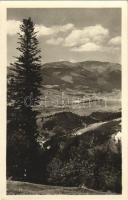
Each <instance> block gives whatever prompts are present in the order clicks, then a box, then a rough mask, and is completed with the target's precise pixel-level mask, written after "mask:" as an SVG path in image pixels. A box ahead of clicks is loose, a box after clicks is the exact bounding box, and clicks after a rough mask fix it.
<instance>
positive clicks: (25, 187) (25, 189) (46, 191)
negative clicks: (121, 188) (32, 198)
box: [7, 181, 111, 195]
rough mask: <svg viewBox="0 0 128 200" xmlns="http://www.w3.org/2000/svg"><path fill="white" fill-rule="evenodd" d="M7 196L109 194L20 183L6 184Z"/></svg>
mask: <svg viewBox="0 0 128 200" xmlns="http://www.w3.org/2000/svg"><path fill="white" fill-rule="evenodd" d="M7 194H8V195H53V194H54V195H98V194H100V195H101V194H103V195H105V194H106V195H108V194H111V193H104V192H98V191H95V190H91V189H87V188H79V187H61V186H51V185H41V184H33V183H27V182H20V181H8V182H7Z"/></svg>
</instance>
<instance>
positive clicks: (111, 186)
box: [6, 6, 124, 198]
mask: <svg viewBox="0 0 128 200" xmlns="http://www.w3.org/2000/svg"><path fill="white" fill-rule="evenodd" d="M6 20H7V21H6V25H7V66H6V68H7V73H6V77H7V78H6V80H7V82H6V86H7V92H6V93H7V105H6V113H7V114H6V119H7V121H6V194H7V195H9V196H10V195H20V196H22V195H82V196H83V195H101V196H102V195H109V196H111V195H122V191H123V182H122V177H123V170H122V163H123V160H122V158H123V155H122V148H123V147H122V146H123V144H122V134H123V131H122V115H123V113H122V71H123V66H122V49H123V45H122V8H121V7H119V6H118V7H114V6H112V7H110V6H109V7H101V6H99V7H76V6H75V7H73V6H72V7H64V6H63V7H52V6H51V7H43V6H42V7H40V8H39V7H36V6H35V7H10V8H7V10H6ZM123 85H124V84H123ZM42 198H43V197H42ZM85 198H86V197H85Z"/></svg>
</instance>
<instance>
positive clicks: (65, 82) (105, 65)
mask: <svg viewBox="0 0 128 200" xmlns="http://www.w3.org/2000/svg"><path fill="white" fill-rule="evenodd" d="M42 75H43V85H44V86H45V87H46V88H47V89H50V88H52V89H53V88H54V89H58V90H59V89H60V88H61V89H63V90H67V89H68V88H69V89H75V90H79V89H80V90H81V91H82V90H83V91H87V92H89V91H90V90H91V91H93V92H105V91H106V92H112V90H113V89H120V88H121V66H120V64H115V63H109V62H99V61H85V62H79V63H71V62H68V61H63V62H54V63H46V64H44V65H43V69H42ZM113 77H114V78H113Z"/></svg>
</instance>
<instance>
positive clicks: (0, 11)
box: [0, 1, 128, 200]
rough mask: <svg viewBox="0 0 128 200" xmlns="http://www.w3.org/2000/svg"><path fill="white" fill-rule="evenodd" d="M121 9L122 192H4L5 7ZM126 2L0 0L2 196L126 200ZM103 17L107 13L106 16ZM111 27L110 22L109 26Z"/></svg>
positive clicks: (127, 69) (127, 25)
mask: <svg viewBox="0 0 128 200" xmlns="http://www.w3.org/2000/svg"><path fill="white" fill-rule="evenodd" d="M21 7H22V8H41V7H42V8H122V110H123V111H122V113H123V119H122V131H123V139H122V157H123V163H122V173H123V179H122V184H123V191H122V195H6V66H7V45H6V44H7V38H6V11H7V10H6V9H7V8H21ZM127 8H128V7H127V1H49V2H48V1H35V2H34V1H28V2H25V1H13V2H11V1H6V2H3V1H1V2H0V47H1V49H2V51H1V53H0V62H1V63H0V64H1V65H0V70H1V72H0V78H1V79H0V81H1V82H0V103H1V105H0V129H1V134H0V153H1V155H0V158H1V161H0V182H1V184H0V194H1V198H2V199H12V200H13V199H14V200H15V199H18V200H19V199H25V200H27V199H33V200H35V199H43V200H47V199H49V198H50V199H51V200H52V199H56V200H60V199H62V200H63V199H68V198H72V199H97V200H100V199H103V200H109V199H110V200H123V199H124V200H128V133H127V131H128V125H127V124H128V122H127V119H128V103H127V99H128V88H127V87H128V65H127V64H128V63H127V55H128V49H127V48H128V20H127V17H128V16H127ZM106 17H107V16H106ZM113 26H114V25H113Z"/></svg>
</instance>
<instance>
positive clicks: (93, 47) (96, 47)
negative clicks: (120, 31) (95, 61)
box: [71, 42, 102, 52]
mask: <svg viewBox="0 0 128 200" xmlns="http://www.w3.org/2000/svg"><path fill="white" fill-rule="evenodd" d="M101 50H102V46H100V45H97V44H95V43H91V42H88V43H86V44H84V45H81V46H79V47H73V48H71V51H78V52H82V51H101Z"/></svg>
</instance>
